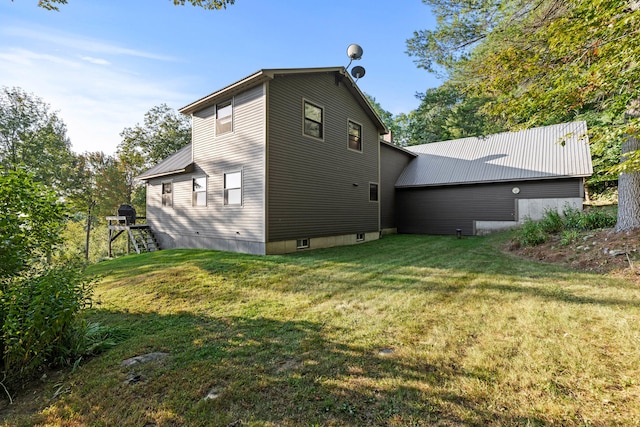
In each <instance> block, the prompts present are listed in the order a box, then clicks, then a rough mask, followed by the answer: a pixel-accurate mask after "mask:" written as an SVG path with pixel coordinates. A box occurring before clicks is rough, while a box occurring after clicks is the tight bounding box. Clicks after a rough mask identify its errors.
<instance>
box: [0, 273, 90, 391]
mask: <svg viewBox="0 0 640 427" xmlns="http://www.w3.org/2000/svg"><path fill="white" fill-rule="evenodd" d="M2 284H3V287H2V292H1V293H0V325H1V327H2V330H1V335H0V341H1V344H2V349H3V350H2V363H3V368H4V372H5V373H7V375H8V376H10V377H16V378H20V377H26V376H29V375H30V374H32V373H34V372H35V371H36V370H37V369H38V368H40V367H42V366H45V365H47V364H50V363H54V362H56V361H57V362H59V361H60V360H61V357H62V358H63V359H64V358H65V356H68V355H69V354H71V351H70V349H68V348H66V344H67V343H69V342H72V341H73V337H72V336H71V334H74V333H77V329H76V325H77V323H76V322H77V319H76V316H77V314H78V312H79V311H80V310H81V309H83V308H85V307H87V306H88V305H90V296H91V286H90V285H91V282H90V281H89V280H87V279H86V278H85V277H84V275H83V272H82V270H81V269H80V268H79V267H78V266H74V265H65V266H57V267H47V268H43V269H41V270H39V271H30V272H28V273H23V274H21V275H19V276H15V277H13V278H11V279H7V280H4V281H3V283H2ZM10 379H11V378H10Z"/></svg>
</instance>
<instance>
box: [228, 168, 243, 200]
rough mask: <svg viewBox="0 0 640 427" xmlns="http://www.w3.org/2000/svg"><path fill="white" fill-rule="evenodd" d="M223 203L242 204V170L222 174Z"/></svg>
mask: <svg viewBox="0 0 640 427" xmlns="http://www.w3.org/2000/svg"><path fill="white" fill-rule="evenodd" d="M224 204H225V205H241V204H242V172H232V173H225V174H224Z"/></svg>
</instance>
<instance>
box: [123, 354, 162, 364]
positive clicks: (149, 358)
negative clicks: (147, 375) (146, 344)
mask: <svg viewBox="0 0 640 427" xmlns="http://www.w3.org/2000/svg"><path fill="white" fill-rule="evenodd" d="M168 355H169V353H161V352H154V353H147V354H143V355H141V356H135V357H131V358H129V359H126V360H123V361H122V363H120V366H124V367H130V366H135V365H140V364H142V363H148V362H154V361H156V360H161V359H164V358H165V357H167V356H168Z"/></svg>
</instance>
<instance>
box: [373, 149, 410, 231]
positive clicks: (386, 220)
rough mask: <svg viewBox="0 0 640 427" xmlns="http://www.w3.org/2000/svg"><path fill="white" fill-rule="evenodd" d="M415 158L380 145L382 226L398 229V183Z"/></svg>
mask: <svg viewBox="0 0 640 427" xmlns="http://www.w3.org/2000/svg"><path fill="white" fill-rule="evenodd" d="M412 158H413V156H411V155H410V154H408V153H405V152H403V151H401V150H399V149H396V148H393V147H390V146H389V145H387V144H384V143H380V225H381V228H383V229H385V228H396V227H397V224H396V188H395V185H396V181H397V180H398V177H399V176H400V174H401V173H402V171H403V170H404V168H405V167H406V166H407V165H408V164H409V162H410V161H411V159H412Z"/></svg>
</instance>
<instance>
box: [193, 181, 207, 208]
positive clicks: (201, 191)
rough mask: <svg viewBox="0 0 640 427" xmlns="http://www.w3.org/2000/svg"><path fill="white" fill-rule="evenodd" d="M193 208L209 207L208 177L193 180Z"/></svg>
mask: <svg viewBox="0 0 640 427" xmlns="http://www.w3.org/2000/svg"><path fill="white" fill-rule="evenodd" d="M192 202H193V206H207V177H206V176H201V177H198V178H193V201H192Z"/></svg>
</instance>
